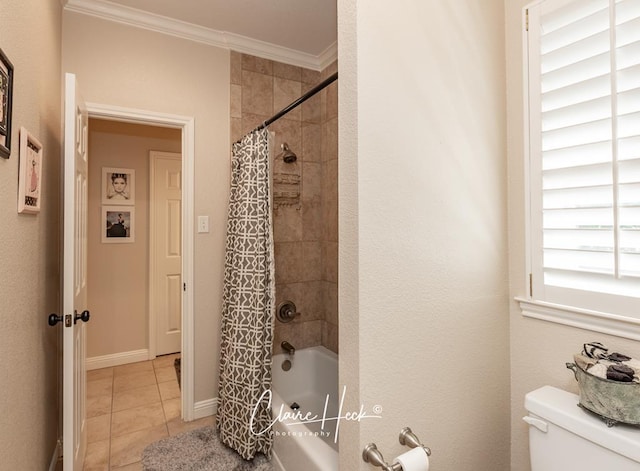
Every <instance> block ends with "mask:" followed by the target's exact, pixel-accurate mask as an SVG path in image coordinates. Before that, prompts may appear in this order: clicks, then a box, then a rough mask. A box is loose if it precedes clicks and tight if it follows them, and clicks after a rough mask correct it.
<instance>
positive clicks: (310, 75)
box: [302, 69, 320, 85]
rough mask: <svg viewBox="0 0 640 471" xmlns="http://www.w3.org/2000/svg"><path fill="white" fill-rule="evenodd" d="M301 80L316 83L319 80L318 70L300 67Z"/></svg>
mask: <svg viewBox="0 0 640 471" xmlns="http://www.w3.org/2000/svg"><path fill="white" fill-rule="evenodd" d="M302 82H303V83H307V84H312V85H316V84H317V83H318V82H320V72H319V71H317V70H311V69H302Z"/></svg>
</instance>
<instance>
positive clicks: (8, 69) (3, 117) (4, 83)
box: [0, 49, 13, 159]
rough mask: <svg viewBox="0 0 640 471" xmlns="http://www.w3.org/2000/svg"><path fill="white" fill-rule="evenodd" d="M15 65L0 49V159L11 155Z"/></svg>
mask: <svg viewBox="0 0 640 471" xmlns="http://www.w3.org/2000/svg"><path fill="white" fill-rule="evenodd" d="M12 96H13V65H12V64H11V62H10V61H9V59H8V58H7V56H6V55H5V53H4V52H2V49H0V157H4V158H5V159H8V158H9V156H10V155H11V103H12Z"/></svg>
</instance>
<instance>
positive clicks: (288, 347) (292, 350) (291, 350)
mask: <svg viewBox="0 0 640 471" xmlns="http://www.w3.org/2000/svg"><path fill="white" fill-rule="evenodd" d="M280 346H281V347H282V349H283V350H284V351H285V352H287V353H288V354H289V355H293V354H294V353H296V349H295V348H294V346H293V345H291V344H290V343H289V342H287V341H286V340H285V341H284V342H282V343H281V344H280Z"/></svg>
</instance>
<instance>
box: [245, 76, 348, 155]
mask: <svg viewBox="0 0 640 471" xmlns="http://www.w3.org/2000/svg"><path fill="white" fill-rule="evenodd" d="M336 80H338V72H336V73H335V74H333V75H331V76H329V77H328V78H326V79H325V80H323V81H322V82H320V83H319V84H318V85H316V86H315V87H313V88H312V89H311V90H309V91H308V92H307V93H305V94H304V95H302V96H301V97H300V98H298V99H297V100H296V101H294V102H292V103H290V104H289V105H287V106H285V107H284V108H282V109H281V110H280V111H278V112H277V113H276V114H274V115H273V116H272V117H271V118H269V119H267V120H266V121H265V122H263V123H262V124H261V125H259V126H258V127H257V128H255V129H254V130H253V131H251V132H255V131H260V130H261V129H264V128H266V127H267V126H269V125H270V124H271V123H273V122H274V121H277V120H279V119H280V118H282V117H283V116H284V115H285V114H287V113H288V112H289V111H291V110H292V109H294V108H295V107H297V106H299V105H301V104H302V103H304V102H305V101H307V100H308V99H309V98H311V97H312V96H313V95H315V94H316V93H318V92H319V91H320V90H322V89H323V88H325V87H327V86H329V85H331V84H332V83H333V82H335V81H336ZM247 134H250V133H247ZM238 142H240V139H238V140H237V141H236V143H238Z"/></svg>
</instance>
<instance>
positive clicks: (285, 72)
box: [273, 61, 302, 82]
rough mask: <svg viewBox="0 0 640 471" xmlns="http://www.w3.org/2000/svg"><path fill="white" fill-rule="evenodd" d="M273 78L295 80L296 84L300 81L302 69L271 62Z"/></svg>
mask: <svg viewBox="0 0 640 471" xmlns="http://www.w3.org/2000/svg"><path fill="white" fill-rule="evenodd" d="M273 76H274V77H282V78H286V79H289V80H296V81H298V82H301V81H302V68H301V67H298V66H295V65H290V64H284V63H282V62H276V61H274V62H273Z"/></svg>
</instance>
